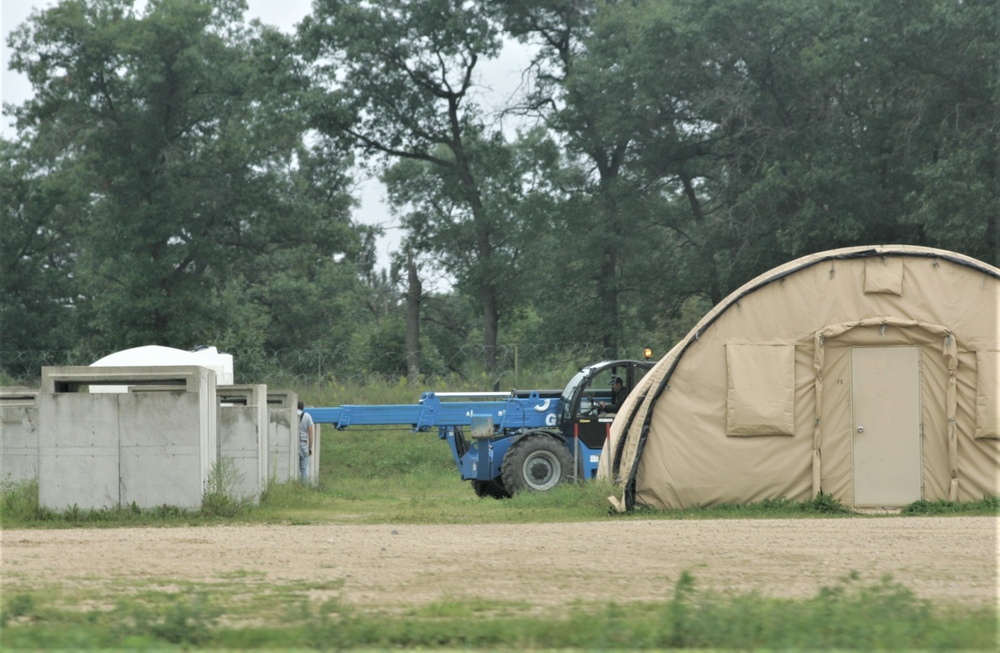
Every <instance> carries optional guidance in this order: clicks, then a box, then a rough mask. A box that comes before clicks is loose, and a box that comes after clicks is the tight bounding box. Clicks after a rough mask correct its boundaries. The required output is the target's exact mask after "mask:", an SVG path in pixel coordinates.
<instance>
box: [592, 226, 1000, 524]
mask: <svg viewBox="0 0 1000 653" xmlns="http://www.w3.org/2000/svg"><path fill="white" fill-rule="evenodd" d="M883 258H885V260H886V261H896V262H898V263H900V264H901V270H902V271H903V272H902V274H901V275H899V276H898V277H894V278H898V279H899V284H898V285H899V287H900V288H901V290H902V291H904V294H903V295H895V294H892V293H886V292H880V293H869V294H865V293H864V289H865V282H866V271H865V264H866V261H868V260H877V261H878V262H879V263H880V264H881V262H882V259H883ZM873 274H874V273H873ZM884 285H885V284H884ZM998 304H1000V270H997V269H996V268H994V267H992V266H989V265H987V264H985V263H982V262H980V261H976V260H974V259H970V258H968V257H964V256H962V255H959V254H954V253H950V252H945V251H943V250H934V249H931V248H922V247H911V246H885V247H857V248H845V249H842V250H833V251H830V252H822V253H819V254H814V255H810V256H806V257H802V258H801V259H797V260H795V261H792V262H789V263H787V264H785V265H783V266H779V267H778V268H775V269H773V270H771V271H769V272H767V273H765V274H762V275H760V276H759V277H757V278H756V279H754V280H752V281H750V282H748V283H747V284H744V285H743V286H742V287H741V288H739V289H738V290H737V291H735V292H733V293H732V294H730V295H729V296H728V297H727V298H726V299H725V300H724V301H723V302H721V303H720V304H718V305H716V306H715V307H713V309H712V310H711V311H709V313H707V314H706V315H705V317H704V318H702V320H700V321H699V323H698V324H697V325H695V327H694V328H693V329H692V330H691V331H690V332H689V333H688V335H687V336H686V337H685V338H684V339H683V340H682V341H681V342H679V343H678V344H677V345H676V346H675V347H674V348H673V349H672V350H671V351H670V352H669V353H668V355H667V356H666V357H664V359H661V361H660V363H659V364H658V365H657V366H656V367H654V370H653V372H651V373H650V374H649V375H647V377H646V379H648V380H649V385H648V386H647V388H646V395H645V398H644V399H643V400H641V401H639V400H637V401H636V403H635V405H634V406H633V407H632V410H631V411H629V412H628V414H627V415H623V414H622V413H621V412H620V413H619V416H618V418H617V419H616V420H615V424H614V425H613V427H612V438H613V439H616V440H618V441H623V443H624V447H623V452H624V453H623V455H622V465H621V469H620V471H621V476H622V477H623V479H624V480H625V488H626V490H625V493H624V494H623V495H622V496H623V500H624V505H625V506H626V507H631V505H630V501H631V499H632V498H634V499H635V502H634V503H635V504H637V505H647V504H645V503H644V501H645V497H654V495H655V497H654V499H655V498H656V497H661V498H662V500H664V501H666V502H670V501H675V500H676V501H682V500H683V502H685V503H688V502H691V501H696V497H697V496H698V495H701V496H704V495H706V494H716V495H719V496H721V494H722V492H716V491H715V490H712V491H706V490H705V489H704V486H705V483H704V479H698V478H693V477H692V476H691V475H690V474H689V475H687V476H685V474H687V472H686V471H685V470H680V471H679V470H678V469H677V467H676V466H683V465H684V464H685V460H686V458H685V456H679V458H680V459H679V460H678V461H671V460H670V459H669V455H670V447H671V446H673V447H677V448H679V449H681V450H682V453H684V454H687V453H688V452H687V451H686V450H685V448H690V447H697V448H700V447H702V446H704V445H702V444H701V442H702V441H703V440H705V441H709V442H711V443H712V446H715V447H716V448H717V449H718V450H719V451H718V452H717V454H718V455H717V456H716V463H717V464H716V466H717V467H719V468H721V469H724V468H725V467H726V465H727V464H729V462H728V460H729V459H730V455H729V451H730V449H735V446H734V445H737V444H742V443H744V442H753V441H755V440H757V438H727V437H726V436H725V429H726V424H725V421H726V412H725V406H726V400H725V399H723V400H722V401H721V402H720V401H719V399H718V397H717V396H716V397H714V398H713V397H710V396H708V394H706V393H707V392H708V391H709V388H712V387H714V388H716V389H718V388H719V387H720V378H719V377H721V387H722V388H723V392H724V391H725V389H726V387H727V383H726V381H725V378H726V377H725V375H726V363H725V353H724V350H725V347H724V345H725V343H726V342H731V341H734V340H735V339H737V338H742V339H743V340H745V341H747V342H751V341H754V340H758V339H759V338H760V337H765V338H769V339H772V338H776V339H780V340H782V341H792V342H796V350H797V359H798V355H799V354H801V353H806V354H807V357H808V358H810V359H811V358H812V356H813V351H814V349H815V347H816V344H815V343H816V342H821V341H822V338H818V339H816V340H813V337H814V336H817V334H819V332H820V331H822V330H824V329H828V328H829V327H830V325H842V326H841V327H840V331H839V332H838V333H828V334H827V336H828V337H831V338H835V339H836V338H837V337H838V336H839V335H842V334H843V333H846V332H848V331H852V330H854V329H856V328H858V327H863V328H862V329H861V330H860V331H858V332H856V333H852V334H851V336H850V337H851V339H852V340H853V339H854V338H856V337H857V336H858V334H861V335H863V338H861V340H860V341H859V343H861V344H863V343H864V342H867V341H874V342H876V343H878V344H883V343H885V342H887V340H886V339H888V340H892V339H894V338H895V337H896V335H894V332H895V331H900V332H903V333H904V334H905V333H907V332H919V331H921V330H924V331H929V332H930V333H931V334H932V336H933V337H930V341H928V342H921V344H922V345H925V348H922V349H921V352H922V354H921V355H922V356H924V357H926V356H929V355H931V354H934V355H935V356H937V357H938V359H939V360H941V361H943V362H941V364H940V365H939V366H938V367H939V370H940V368H941V366H943V368H944V369H946V370H947V376H948V378H947V379H944V378H943V377H941V378H937V380H936V381H934V383H935V389H934V390H933V391H931V390H926V391H925V390H922V394H927V393H930V392H933V393H934V394H935V402H932V403H934V405H935V406H937V407H936V408H933V410H934V411H935V415H939V414H940V410H939V409H940V405H941V404H942V403H943V405H944V406H945V408H944V411H945V418H944V421H945V422H946V423H947V426H946V427H945V435H944V439H945V441H946V444H945V445H944V446H945V447H946V449H947V456H946V458H947V462H941V457H940V455H939V453H935V454H934V458H933V463H931V464H930V465H929V466H927V467H926V468H925V473H926V474H931V475H933V479H934V480H933V482H932V483H930V484H929V487H931V488H934V489H932V491H931V492H930V493H931V494H935V495H936V494H937V493H938V492H939V491H940V484H941V483H944V484H945V485H946V486H947V491H948V496H949V498H952V497H955V496H964V495H965V494H966V493H967V491H968V490H969V489H970V488H971V487H986V486H990V487H995V485H996V477H997V476H998V475H1000V474H998V472H1000V458H998V457H997V455H996V450H995V449H989V448H987V447H992V446H994V444H995V443H996V442H998V440H994V439H985V438H982V439H979V440H974V439H973V438H972V437H971V433H972V429H973V428H974V426H973V425H971V424H970V423H969V422H970V421H971V419H972V418H971V416H963V415H964V413H963V412H962V411H961V410H960V411H958V412H957V416H956V403H957V402H958V403H961V402H966V401H968V400H969V397H968V395H967V394H965V392H966V390H963V388H974V387H975V385H976V384H975V381H974V380H971V381H970V380H969V379H967V378H966V376H965V375H966V373H967V370H969V369H971V368H970V367H968V366H966V365H965V364H964V363H963V364H961V365H959V364H958V359H959V355H960V354H963V355H964V353H965V352H968V351H970V350H987V349H989V350H996V349H998V347H997V343H998V341H1000V326H998V313H997V311H998V308H1000V306H998ZM938 325H946V326H944V327H942V326H938ZM884 338H886V339H884ZM921 338H924V340H927V337H924V336H921V337H916V338H909V336H906V335H904V336H903V340H902V341H900V342H901V343H905V342H907V341H908V340H917V341H920V340H921ZM931 341H933V342H931ZM720 352H722V353H720ZM925 354H926V356H925ZM811 363H812V361H810V364H809V365H807V366H806V367H805V368H802V367H800V366H799V364H798V362H797V364H796V370H795V388H796V405H795V419H796V429H795V430H796V434H797V435H799V434H801V436H802V437H793V438H787V437H786V438H763V440H768V441H771V440H776V439H781V440H783V441H784V442H785V443H786V444H789V443H793V442H794V443H795V444H796V445H798V444H799V443H800V442H802V443H806V444H807V447H806V448H807V449H808V451H807V453H806V455H805V456H804V459H805V460H807V461H808V464H807V465H805V466H806V467H811V468H812V476H811V478H810V479H807V487H808V488H809V489H807V491H806V493H807V495H808V494H810V492H812V491H816V490H818V489H822V490H823V491H827V490H828V488H830V487H833V486H837V485H838V484H839V485H843V486H845V487H846V484H848V483H849V482H850V479H851V478H852V470H851V468H850V465H849V464H848V463H849V462H850V457H849V456H846V455H845V456H841V458H842V459H843V461H847V462H841V463H840V464H841V466H842V467H844V470H845V471H844V473H843V474H840V473H838V472H837V464H838V462H837V460H836V458H837V456H836V455H835V454H836V447H837V446H838V445H836V444H834V441H835V440H837V438H833V437H829V436H827V435H826V434H825V433H824V430H825V427H827V426H829V422H830V421H831V420H836V419H841V420H843V419H848V420H849V412H845V413H843V414H842V415H843V416H838V417H834V418H830V417H826V418H825V419H826V421H827V424H824V425H819V424H817V423H816V417H817V416H818V413H817V406H816V405H815V403H813V404H810V405H809V407H808V408H807V407H805V406H804V405H803V403H801V402H800V399H799V397H800V395H803V394H804V395H807V396H808V399H807V401H813V402H815V400H816V398H818V397H822V396H823V394H824V392H825V391H826V390H828V389H829V387H830V385H831V383H835V382H836V378H834V377H829V378H827V371H829V370H827V371H822V372H820V371H817V369H816V368H814V367H813V365H812V364H811ZM935 374H939V372H935ZM706 376H707V377H714V378H713V379H711V380H709V381H708V382H706V381H704V380H702V379H697V378H696V377H706ZM942 384H943V387H944V388H945V390H944V396H943V397H942V396H941V395H940V394H939V392H940V387H941V386H942ZM804 388H808V391H807V392H804V393H803V390H804ZM692 403H694V404H703V405H704V406H706V407H707V412H706V410H705V409H698V410H696V411H695V412H697V413H698V414H699V415H701V417H699V419H698V420H697V421H694V420H692V419H690V418H689V417H688V413H689V412H690V407H691V404H692ZM834 405H835V404H830V406H834ZM973 405H974V404H972V403H970V404H969V406H970V411H974V408H973ZM712 406H714V408H713V407H712ZM713 411H718V412H717V413H715V415H714V417H713V418H712V419H714V420H715V421H712V420H711V419H709V420H708V421H707V423H709V424H711V429H712V430H710V431H707V432H706V431H702V430H699V428H700V427H699V424H701V423H703V422H705V421H706V419H705V417H704V415H706V414H708V413H712V412H713ZM804 411H805V412H804ZM822 411H823V413H824V414H825V413H826V408H823V409H822ZM803 415H805V416H806V418H805V421H806V422H808V424H807V426H806V428H804V429H803V428H802V426H801V424H800V422H802V421H803ZM838 415H841V414H840V413H838ZM844 416H847V417H844ZM626 417H627V418H628V419H630V420H631V421H630V422H628V423H629V424H630V426H629V427H628V428H627V429H626V428H625V424H626V420H625V418H626ZM934 420H935V423H936V424H940V420H939V419H938V418H937V417H935V418H934ZM963 420H965V422H963ZM934 428H939V427H934ZM720 434H721V435H720ZM717 436H719V437H721V439H720V440H716V439H715V438H716V437H717ZM841 438H842V439H843V436H841ZM672 439H673V440H676V442H674V443H672V444H671V443H670V441H671V440H672ZM846 440H847V441H848V442H849V438H848V439H846ZM665 442H666V443H667V444H664V443H665ZM938 442H940V441H938ZM970 442H971V443H974V444H975V445H976V449H975V451H973V449H974V448H973V447H972V446H969V443H970ZM982 445H985V447H984V446H982ZM839 446H848V444H847V442H840V445H839ZM931 449H932V450H934V449H935V447H932V448H931ZM937 449H938V450H940V446H937ZM849 450H850V449H849V448H848V449H845V451H849ZM966 452H969V455H971V456H980V458H977V459H976V460H977V463H976V465H977V467H981V468H982V469H983V470H984V473H982V474H980V473H979V472H978V471H977V472H975V474H976V476H977V479H979V480H976V481H974V482H973V483H971V484H967V483H966V478H965V477H966V476H968V470H967V468H964V465H965V463H964V462H963V461H964V455H965V453H966ZM650 455H652V456H664V458H663V459H662V461H656V462H655V463H653V464H649V463H650V462H652V461H647V460H646V457H647V456H650ZM690 458H691V460H692V461H693V464H694V466H695V468H697V467H698V464H700V461H701V460H702V459H703V457H702V455H701V452H700V451H696V452H695V455H693V456H691V457H690ZM740 462H745V461H740V460H737V461H736V463H740ZM751 462H752V461H751ZM773 462H775V463H780V461H778V460H775V461H773ZM802 464H803V463H802V462H801V461H800V460H799V459H797V458H796V459H794V460H792V461H791V463H790V464H789V465H786V466H785V467H787V468H788V469H798V467H799V466H800V465H802ZM675 465H676V466H675ZM941 465H945V466H946V467H947V468H948V472H946V473H945V474H943V475H942V474H940V473H939V468H940V467H941ZM657 466H660V467H663V468H664V469H668V470H670V476H671V483H672V484H673V486H672V487H671V488H662V487H655V488H654V487H653V486H654V485H657V484H659V483H660V478H659V477H658V475H657V474H652V473H649V470H651V469H654V468H655V467H657ZM932 467H933V469H932ZM773 469H775V470H778V471H779V472H780V470H781V467H780V466H778V465H776V466H775V467H774V468H773ZM986 472H991V473H986ZM711 473H714V474H716V475H717V477H722V476H724V471H723V472H714V471H713V472H711ZM941 476H944V479H943V480H941V478H940V477H941ZM959 476H962V483H961V484H960V483H959ZM949 477H950V478H949ZM980 477H981V478H980ZM710 478H711V477H710ZM712 482H714V481H712ZM686 483H690V484H691V486H693V487H694V488H696V490H693V489H692V487H689V486H685V485H684V484H686ZM934 483H937V484H938V485H937V487H936V488H935V487H934ZM708 485H711V482H710V483H709V484H708ZM790 487H793V488H794V487H795V484H794V483H791V484H790ZM630 492H631V494H630ZM793 493H794V490H793ZM744 500H745V499H744ZM655 503H656V501H654V504H655ZM699 503H702V502H699ZM650 507H679V506H676V505H669V506H657V505H651V506H650Z"/></svg>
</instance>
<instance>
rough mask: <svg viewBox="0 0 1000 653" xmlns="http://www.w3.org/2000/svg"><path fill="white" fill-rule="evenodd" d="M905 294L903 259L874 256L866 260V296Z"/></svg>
mask: <svg viewBox="0 0 1000 653" xmlns="http://www.w3.org/2000/svg"><path fill="white" fill-rule="evenodd" d="M873 293H888V294H890V295H902V294H903V259H901V258H895V257H893V258H890V257H888V256H873V257H871V258H867V259H865V294H866V295H870V294H873Z"/></svg>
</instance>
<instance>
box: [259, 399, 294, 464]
mask: <svg viewBox="0 0 1000 653" xmlns="http://www.w3.org/2000/svg"><path fill="white" fill-rule="evenodd" d="M298 402H299V397H298V395H297V394H296V393H294V392H287V391H268V393H267V407H268V433H267V438H268V452H267V456H268V458H267V460H268V469H267V477H268V480H269V482H272V483H287V482H288V481H290V480H292V479H296V478H298V473H299V430H298V429H299V425H298V413H297V406H298Z"/></svg>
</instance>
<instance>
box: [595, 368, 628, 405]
mask: <svg viewBox="0 0 1000 653" xmlns="http://www.w3.org/2000/svg"><path fill="white" fill-rule="evenodd" d="M627 396H628V390H626V389H625V382H624V381H622V377H620V376H618V375H615V376H613V377H611V401H601V402H598V404H597V406H598V408H600V409H601V412H602V413H612V414H613V413H617V412H618V409H619V408H621V407H622V404H623V403H625V397H627Z"/></svg>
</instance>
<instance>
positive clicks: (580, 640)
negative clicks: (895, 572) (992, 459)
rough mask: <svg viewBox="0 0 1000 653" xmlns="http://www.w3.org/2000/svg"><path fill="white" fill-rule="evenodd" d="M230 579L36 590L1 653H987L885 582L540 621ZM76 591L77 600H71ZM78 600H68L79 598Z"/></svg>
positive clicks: (985, 611) (563, 612)
mask: <svg viewBox="0 0 1000 653" xmlns="http://www.w3.org/2000/svg"><path fill="white" fill-rule="evenodd" d="M241 580H242V579H231V582H230V584H229V585H226V584H225V583H218V582H216V583H213V584H212V585H211V586H210V587H209V586H208V585H201V586H198V585H195V586H191V587H185V588H184V589H183V591H170V592H164V591H151V590H149V589H143V588H141V587H133V588H121V587H118V588H115V590H114V591H115V592H116V593H117V594H118V597H119V598H117V599H115V600H113V601H111V602H110V603H109V605H108V606H106V607H90V608H87V607H84V608H83V609H81V608H80V605H85V606H86V605H91V606H95V604H98V603H100V602H101V601H104V600H107V599H108V598H109V597H107V596H94V595H93V591H92V590H90V591H88V592H87V596H86V601H85V602H84V601H78V605H75V606H74V605H70V603H71V601H72V599H73V598H74V597H58V596H55V595H53V594H51V593H46V592H45V591H44V590H38V591H32V592H18V593H13V594H10V593H5V594H4V595H3V597H2V599H0V625H2V631H0V648H2V649H3V650H15V649H18V650H20V649H36V650H51V649H73V650H81V649H91V648H103V649H116V650H119V649H129V650H153V649H157V650H160V649H164V648H170V649H174V648H175V647H176V648H177V649H183V650H200V649H220V648H225V649H232V650H246V649H281V650H289V649H316V650H329V649H338V650H344V649H365V650H371V649H376V650H390V649H420V648H422V649H441V648H445V649H461V650H497V649H501V650H554V649H560V650H623V649H628V650H644V649H645V650H666V649H680V648H688V649H699V650H720V649H725V650H760V649H772V650H773V649H780V650H791V651H795V650H994V649H993V646H994V645H995V643H996V639H995V638H996V613H995V610H993V609H992V608H989V607H984V608H978V609H969V608H965V609H962V610H958V609H941V608H940V607H937V608H936V609H935V606H932V605H931V604H930V603H928V602H927V601H924V600H920V599H918V598H916V597H915V596H914V594H913V593H912V592H910V591H909V590H907V589H906V588H905V587H902V586H900V585H898V584H897V583H894V582H893V581H892V580H891V579H883V580H881V581H879V582H877V583H874V584H867V585H866V584H862V583H860V582H858V579H857V578H856V577H848V578H844V579H842V580H841V581H839V582H837V583H836V584H834V585H832V586H829V587H825V588H823V589H822V590H820V591H819V592H818V593H817V595H816V596H814V597H812V598H810V599H807V600H801V601H794V600H787V599H775V598H768V597H763V596H759V595H756V594H753V593H750V594H735V595H734V594H718V593H713V592H707V591H701V590H699V589H698V587H697V579H696V578H695V577H694V576H692V575H690V574H688V573H686V572H685V573H682V574H681V576H680V578H678V579H677V581H676V582H675V583H674V585H673V586H672V587H665V592H664V597H663V600H661V601H656V602H648V603H636V604H617V603H610V604H606V603H600V602H589V603H588V602H581V601H572V600H570V601H568V602H567V603H566V604H564V605H562V606H559V607H558V608H550V609H548V610H543V611H539V610H538V609H537V607H535V606H531V605H528V604H525V603H521V602H518V601H492V600H488V599H485V598H484V599H471V600H469V601H462V602H450V601H443V602H439V603H435V604H431V605H424V606H420V607H414V608H412V609H410V610H408V611H406V612H404V613H401V614H387V613H384V612H381V611H360V610H356V609H353V608H351V607H350V606H346V605H343V604H341V603H339V602H338V601H336V600H329V601H326V602H323V603H320V604H318V605H311V604H310V600H309V594H310V593H312V592H315V591H320V590H329V589H330V588H329V587H324V586H320V585H311V584H308V583H298V584H290V585H280V584H279V585H276V584H274V583H273V582H269V583H268V585H267V594H266V596H263V597H257V598H256V599H253V598H251V599H249V600H247V599H246V596H245V595H246V589H245V588H243V587H241ZM79 591H80V592H83V591H84V590H79ZM79 598H81V599H82V598H83V595H82V594H81V597H79Z"/></svg>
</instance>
